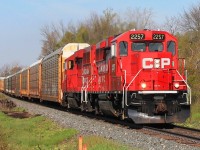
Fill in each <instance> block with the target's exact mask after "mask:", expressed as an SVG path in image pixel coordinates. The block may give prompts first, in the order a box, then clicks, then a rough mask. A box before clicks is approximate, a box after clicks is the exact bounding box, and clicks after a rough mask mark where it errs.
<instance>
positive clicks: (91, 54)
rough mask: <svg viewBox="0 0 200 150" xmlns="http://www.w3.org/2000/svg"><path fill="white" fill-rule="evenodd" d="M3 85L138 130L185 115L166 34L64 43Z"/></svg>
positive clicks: (132, 33) (183, 82)
mask: <svg viewBox="0 0 200 150" xmlns="http://www.w3.org/2000/svg"><path fill="white" fill-rule="evenodd" d="M3 80H4V81H3V83H4V88H3V89H4V92H5V93H8V94H10V95H14V96H17V97H18V96H20V97H27V98H29V99H35V98H37V99H39V100H40V101H53V102H57V103H60V104H61V105H63V106H66V107H67V108H68V109H69V108H76V109H80V110H81V111H87V112H94V113H95V114H100V115H107V116H115V117H118V118H121V119H131V120H133V122H134V123H137V124H147V123H177V122H184V121H185V120H186V119H187V118H188V117H189V115H190V104H191V89H190V87H189V85H188V83H187V71H186V69H185V60H184V59H183V58H179V57H178V41H177V39H176V37H175V36H173V35H172V34H170V33H168V32H165V31H156V30H129V31H127V32H124V33H122V34H119V35H115V36H110V37H108V38H106V39H104V40H102V41H100V42H99V43H97V44H94V45H91V46H90V45H89V44H87V43H69V44H67V45H66V46H65V47H63V48H60V49H58V50H56V51H54V52H53V53H51V54H49V55H47V56H45V57H44V58H42V59H41V60H39V61H37V62H35V63H33V64H32V65H30V66H29V67H27V68H25V69H22V70H21V71H20V72H18V73H16V74H14V75H10V76H8V77H5V78H3Z"/></svg>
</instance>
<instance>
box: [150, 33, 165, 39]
mask: <svg viewBox="0 0 200 150" xmlns="http://www.w3.org/2000/svg"><path fill="white" fill-rule="evenodd" d="M152 39H153V40H164V39H165V35H164V34H153V35H152Z"/></svg>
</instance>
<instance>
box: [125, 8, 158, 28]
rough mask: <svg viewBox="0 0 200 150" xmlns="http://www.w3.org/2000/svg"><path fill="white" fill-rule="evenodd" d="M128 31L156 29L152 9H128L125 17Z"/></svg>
mask: <svg viewBox="0 0 200 150" xmlns="http://www.w3.org/2000/svg"><path fill="white" fill-rule="evenodd" d="M125 16H126V17H125V23H126V24H127V27H126V28H127V30H130V29H152V28H154V27H155V22H154V21H153V11H152V10H151V9H147V8H145V9H141V8H136V9H132V8H128V9H127V12H126V15H125Z"/></svg>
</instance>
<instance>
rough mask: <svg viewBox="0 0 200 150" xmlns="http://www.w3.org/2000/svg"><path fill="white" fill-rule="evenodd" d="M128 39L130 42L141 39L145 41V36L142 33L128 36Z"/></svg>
mask: <svg viewBox="0 0 200 150" xmlns="http://www.w3.org/2000/svg"><path fill="white" fill-rule="evenodd" d="M130 39H131V40H143V39H145V34H143V33H135V34H130Z"/></svg>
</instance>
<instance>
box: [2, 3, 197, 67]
mask: <svg viewBox="0 0 200 150" xmlns="http://www.w3.org/2000/svg"><path fill="white" fill-rule="evenodd" d="M199 2H200V0H0V68H1V67H2V66H3V65H4V64H9V63H14V62H17V63H19V64H20V65H23V66H28V65H30V64H32V63H33V62H35V61H36V60H37V58H38V56H39V54H40V51H41V45H42V42H41V40H42V36H41V34H40V29H41V28H42V26H44V25H50V24H52V23H54V24H56V23H58V22H60V21H61V20H62V21H63V22H64V24H68V22H69V21H73V22H77V21H80V20H82V19H85V18H87V17H88V16H89V14H90V13H91V12H92V11H96V12H98V13H102V12H103V10H105V9H106V8H112V9H113V10H114V11H115V12H121V11H122V12H124V11H125V10H126V9H127V8H133V9H134V8H142V9H144V8H150V9H152V10H153V12H154V20H155V21H157V22H163V20H164V18H165V17H167V16H168V17H170V16H176V15H179V14H180V13H182V12H183V10H184V9H185V10H188V9H189V8H190V7H191V6H192V5H194V4H197V3H199Z"/></svg>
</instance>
